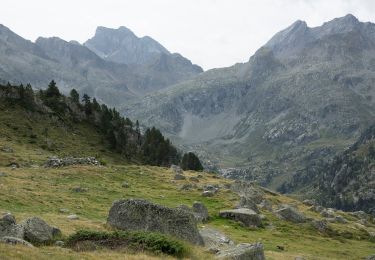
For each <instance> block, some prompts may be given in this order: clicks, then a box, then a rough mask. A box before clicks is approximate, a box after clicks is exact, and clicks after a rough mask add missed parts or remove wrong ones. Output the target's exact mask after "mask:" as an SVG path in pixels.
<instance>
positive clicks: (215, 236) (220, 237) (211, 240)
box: [199, 227, 234, 254]
mask: <svg viewBox="0 0 375 260" xmlns="http://www.w3.org/2000/svg"><path fill="white" fill-rule="evenodd" d="M199 233H200V235H201V236H202V238H203V242H204V246H205V247H206V248H208V250H209V251H210V252H212V253H214V254H216V253H217V252H219V251H220V250H222V249H226V248H228V247H230V246H234V242H233V241H232V240H231V239H230V238H229V237H227V236H225V235H224V234H222V233H221V232H219V231H217V230H215V229H212V228H206V227H205V228H202V229H201V230H200V231H199Z"/></svg>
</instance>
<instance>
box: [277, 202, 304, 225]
mask: <svg viewBox="0 0 375 260" xmlns="http://www.w3.org/2000/svg"><path fill="white" fill-rule="evenodd" d="M275 214H276V215H278V216H280V217H281V218H282V219H284V220H287V221H291V222H294V223H303V222H305V221H306V217H305V215H303V214H302V213H301V212H299V211H298V210H297V209H295V208H293V207H291V206H289V205H284V206H283V207H282V208H281V209H278V210H276V211H275Z"/></svg>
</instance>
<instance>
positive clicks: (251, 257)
mask: <svg viewBox="0 0 375 260" xmlns="http://www.w3.org/2000/svg"><path fill="white" fill-rule="evenodd" d="M217 258H218V259H227V260H264V259H265V256H264V250H263V244H261V243H256V244H245V243H243V244H238V245H237V246H235V247H231V248H229V249H226V250H222V251H220V252H219V253H218V254H217Z"/></svg>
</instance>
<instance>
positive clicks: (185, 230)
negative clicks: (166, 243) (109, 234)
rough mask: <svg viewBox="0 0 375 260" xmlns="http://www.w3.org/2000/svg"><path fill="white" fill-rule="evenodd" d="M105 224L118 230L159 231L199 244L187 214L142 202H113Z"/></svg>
mask: <svg viewBox="0 0 375 260" xmlns="http://www.w3.org/2000/svg"><path fill="white" fill-rule="evenodd" d="M107 223H108V224H109V225H110V226H112V227H114V228H117V229H121V230H144V231H152V232H160V233H164V234H168V235H171V236H174V237H176V238H179V239H183V240H186V241H189V242H191V243H193V244H198V245H202V244H203V240H202V237H201V236H200V235H199V232H198V228H197V224H196V221H195V219H194V216H193V215H192V214H191V213H189V212H187V211H185V210H181V209H173V208H168V207H165V206H161V205H158V204H154V203H152V202H149V201H146V200H142V199H128V200H118V201H115V202H114V203H113V205H112V207H111V209H110V211H109V215H108V219H107Z"/></svg>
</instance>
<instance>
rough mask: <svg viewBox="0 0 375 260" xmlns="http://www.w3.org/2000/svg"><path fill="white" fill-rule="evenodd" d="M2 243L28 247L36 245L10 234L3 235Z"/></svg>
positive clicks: (0, 239) (0, 240)
mask: <svg viewBox="0 0 375 260" xmlns="http://www.w3.org/2000/svg"><path fill="white" fill-rule="evenodd" d="M0 243H5V244H11V245H24V246H28V247H34V246H33V245H32V244H30V243H29V242H27V241H25V240H23V239H21V238H17V237H9V236H5V237H1V238H0Z"/></svg>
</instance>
